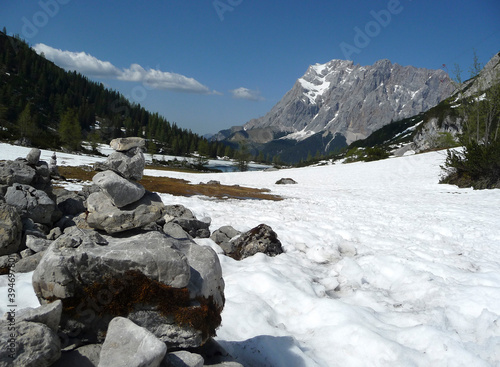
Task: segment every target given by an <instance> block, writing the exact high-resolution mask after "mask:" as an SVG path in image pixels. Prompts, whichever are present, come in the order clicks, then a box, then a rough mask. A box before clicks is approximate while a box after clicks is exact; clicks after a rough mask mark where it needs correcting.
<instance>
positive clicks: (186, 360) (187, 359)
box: [161, 350, 205, 367]
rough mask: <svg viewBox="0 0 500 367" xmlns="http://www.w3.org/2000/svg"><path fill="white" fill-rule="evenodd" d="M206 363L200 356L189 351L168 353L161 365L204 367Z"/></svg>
mask: <svg viewBox="0 0 500 367" xmlns="http://www.w3.org/2000/svg"><path fill="white" fill-rule="evenodd" d="M204 363H205V360H204V359H203V357H202V356H200V355H199V354H196V353H191V352H188V351H187V350H179V351H177V352H172V353H167V355H165V358H164V359H163V362H162V363H161V367H203V364H204Z"/></svg>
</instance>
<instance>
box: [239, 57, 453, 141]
mask: <svg viewBox="0 0 500 367" xmlns="http://www.w3.org/2000/svg"><path fill="white" fill-rule="evenodd" d="M452 92H453V86H452V83H451V80H450V78H449V77H448V75H447V74H446V72H444V71H443V70H429V69H417V68H414V67H412V66H406V67H403V66H401V65H398V64H392V63H391V62H390V61H389V60H380V61H377V62H376V63H375V64H374V65H371V66H360V65H354V64H353V62H352V61H345V60H332V61H330V62H328V63H326V64H316V65H313V66H310V67H309V69H308V70H307V72H306V73H305V75H304V76H303V77H301V78H299V79H298V80H297V82H296V83H295V85H294V86H293V88H292V89H291V90H290V91H289V92H288V93H287V94H286V95H285V96H284V97H283V99H282V100H281V101H280V102H278V103H277V104H276V105H275V106H274V107H273V108H272V109H271V111H270V112H269V113H267V114H266V115H265V116H263V117H261V118H259V119H253V120H251V121H249V122H248V123H246V124H245V126H244V129H245V130H246V131H247V132H248V131H251V130H253V129H265V130H268V131H269V130H271V131H272V132H274V133H283V132H284V133H288V134H289V135H288V138H291V139H295V140H301V139H304V138H306V137H308V136H310V135H312V134H314V133H318V132H325V133H326V132H331V133H333V134H334V135H335V134H336V133H339V134H342V135H343V136H344V137H345V138H346V139H347V143H351V142H353V141H355V140H358V139H364V138H366V137H367V136H368V135H370V134H371V133H372V132H373V131H375V130H377V129H379V128H381V127H382V126H384V125H386V124H388V123H390V122H391V121H392V120H399V119H402V118H406V117H410V116H413V115H416V114H418V113H420V112H423V111H426V110H427V109H429V108H431V107H433V106H435V105H436V104H438V103H439V102H440V101H442V100H443V99H445V98H447V97H448V96H450V94H451V93H452Z"/></svg>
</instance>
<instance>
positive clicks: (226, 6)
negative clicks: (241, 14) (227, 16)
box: [212, 0, 243, 22]
mask: <svg viewBox="0 0 500 367" xmlns="http://www.w3.org/2000/svg"><path fill="white" fill-rule="evenodd" d="M242 2H243V0H214V2H213V3H212V5H213V7H214V9H215V11H216V12H217V15H218V16H219V19H220V21H221V22H223V21H224V13H226V12H228V11H233V10H234V9H235V8H236V7H237V6H239V5H241V3H242Z"/></svg>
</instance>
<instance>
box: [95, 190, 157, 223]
mask: <svg viewBox="0 0 500 367" xmlns="http://www.w3.org/2000/svg"><path fill="white" fill-rule="evenodd" d="M163 208H164V205H163V202H162V201H161V198H160V196H159V195H158V194H156V193H151V192H146V194H145V195H144V196H143V197H142V198H141V199H140V200H139V201H136V202H134V203H132V204H129V205H127V206H124V207H122V208H117V207H116V206H115V205H113V203H112V201H111V199H110V198H109V197H108V196H107V195H106V194H104V193H103V192H96V193H93V194H90V196H89V198H88V199H87V210H88V212H89V214H88V216H87V223H88V225H89V226H90V227H92V228H95V229H100V230H104V231H106V232H107V233H118V232H123V231H126V230H129V229H134V228H140V227H142V226H145V225H147V224H148V223H151V222H156V221H157V220H158V219H160V218H161V216H162V214H163Z"/></svg>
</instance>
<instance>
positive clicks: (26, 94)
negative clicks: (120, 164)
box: [0, 28, 234, 158]
mask: <svg viewBox="0 0 500 367" xmlns="http://www.w3.org/2000/svg"><path fill="white" fill-rule="evenodd" d="M96 121H97V123H96ZM127 136H140V137H144V138H146V139H147V140H148V145H147V148H148V152H149V153H163V154H172V155H189V154H191V153H193V152H195V151H198V152H200V154H203V155H205V156H206V157H212V158H215V157H216V156H229V157H231V158H232V157H233V156H234V149H232V148H230V147H227V146H226V145H224V144H223V143H221V142H209V141H208V140H207V139H205V138H203V137H200V136H199V135H197V134H195V133H193V132H192V131H191V130H188V129H183V128H180V127H179V126H177V125H176V124H175V123H170V122H169V121H168V120H166V119H165V118H164V117H163V116H160V115H159V114H158V113H151V112H148V111H147V110H146V109H145V108H144V107H142V106H141V105H140V104H136V103H131V102H129V101H128V100H127V99H126V98H125V97H124V96H123V95H121V94H120V93H119V92H117V91H114V90H110V89H107V88H105V87H104V86H103V85H102V84H101V83H96V82H93V81H91V80H89V79H88V78H87V77H85V76H83V75H81V74H80V73H77V72H76V71H73V72H68V71H65V70H63V69H62V68H60V67H58V66H57V65H55V64H54V63H53V62H51V61H48V60H46V59H45V58H44V57H43V55H38V54H37V53H36V52H35V51H34V50H32V49H31V47H30V46H29V45H28V44H27V43H26V42H24V41H23V40H21V39H20V37H19V36H14V37H10V36H8V35H7V34H6V30H5V28H4V29H3V32H0V139H2V140H10V141H14V140H18V139H24V140H25V141H27V142H29V143H30V144H31V145H33V146H37V147H40V148H53V149H57V148H59V147H65V148H67V149H70V150H79V149H81V141H82V140H87V141H90V142H91V145H93V146H94V147H95V146H96V145H97V143H108V142H109V141H110V140H111V139H114V138H118V137H127Z"/></svg>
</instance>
